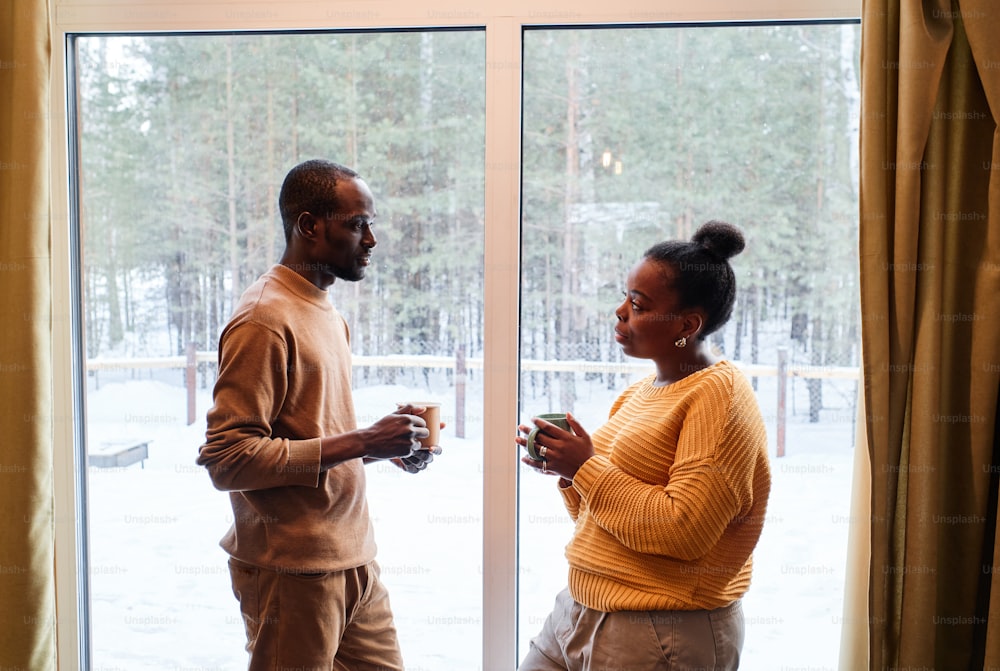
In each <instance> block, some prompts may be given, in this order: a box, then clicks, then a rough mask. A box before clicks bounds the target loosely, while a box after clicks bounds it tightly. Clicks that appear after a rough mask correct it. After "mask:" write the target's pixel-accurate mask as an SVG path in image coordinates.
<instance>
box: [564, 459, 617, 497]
mask: <svg viewBox="0 0 1000 671" xmlns="http://www.w3.org/2000/svg"><path fill="white" fill-rule="evenodd" d="M609 468H611V460H610V459H608V458H607V457H604V456H601V455H597V454H595V455H594V456H592V457H591V458H590V459H587V460H586V461H585V462H583V465H582V466H580V468H579V470H577V472H576V475H574V476H573V489H575V490H576V491H578V492H580V496H582V497H583V498H585V499H586V498H589V497H590V490H591V489H593V488H594V485H595V484H596V483H597V480H598V478H600V477H601V475H602V474H603V473H604V472H605V471H607V470H608V469H609Z"/></svg>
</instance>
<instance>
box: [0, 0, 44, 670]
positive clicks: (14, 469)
mask: <svg viewBox="0 0 1000 671" xmlns="http://www.w3.org/2000/svg"><path fill="white" fill-rule="evenodd" d="M50 55H51V49H50V40H49V7H48V3H47V2H46V0H0V100H2V101H3V102H2V104H0V324H2V330H3V334H2V336H0V426H3V446H2V447H0V668H5V669H31V670H32V671H45V670H47V669H55V668H56V647H55V642H56V632H55V622H56V617H55V580H54V570H53V561H54V531H53V489H52V467H53V455H52V425H53V417H52V392H51V377H52V376H51V347H50V337H51V336H50V334H51V329H50V323H51V319H50V315H51V287H50V251H49V250H50V246H49V230H50V220H49V216H50V206H49V174H50V170H49V74H50V72H49V67H50Z"/></svg>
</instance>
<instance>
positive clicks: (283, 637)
mask: <svg viewBox="0 0 1000 671" xmlns="http://www.w3.org/2000/svg"><path fill="white" fill-rule="evenodd" d="M279 205H280V209H281V218H282V221H283V223H284V229H285V243H286V246H285V251H284V254H283V255H282V257H281V260H280V262H279V263H278V264H277V265H275V266H273V267H272V268H271V269H270V270H268V271H267V272H266V273H265V274H264V275H262V276H261V277H260V278H259V279H258V280H257V281H256V282H255V283H254V284H253V285H252V286H250V288H248V289H247V290H246V291H245V292H244V294H243V296H242V297H241V298H240V301H239V304H238V305H237V306H236V309H235V311H234V314H233V317H232V319H231V320H230V322H229V324H228V325H227V326H226V328H225V329H224V330H223V332H222V336H221V338H220V341H219V377H218V381H217V382H216V385H215V391H214V405H213V407H212V408H211V409H210V410H209V412H208V428H207V431H206V441H205V444H204V445H202V446H201V448H200V450H199V456H198V463H199V464H201V465H203V466H206V467H207V468H208V472H209V474H210V475H211V478H212V482H213V483H214V484H215V486H216V487H217V488H219V489H221V490H225V491H229V492H230V499H231V502H232V505H233V514H234V521H233V525H232V527H231V528H230V530H229V531H228V533H227V534H226V535H225V536H224V537H223V539H222V541H221V545H222V547H223V548H224V549H225V550H226V551H227V552H228V553H229V555H230V560H229V566H230V574H231V577H232V584H233V592H234V593H235V594H236V597H237V599H239V602H240V610H241V611H242V613H243V619H244V622H245V624H246V632H247V650H248V651H249V652H250V669H251V671H256V670H258V669H268V670H269V671H275V670H280V669H297V670H298V669H324V670H329V669H351V670H352V671H362V670H365V669H371V670H374V669H380V670H396V669H402V668H403V663H402V659H401V656H400V652H399V645H398V643H397V640H396V631H395V627H394V625H393V620H392V613H391V611H390V608H389V601H388V595H387V592H386V590H385V588H384V586H383V585H382V583H381V582H380V581H379V576H378V566H377V564H376V563H375V542H374V538H373V533H372V527H371V523H370V521H369V516H368V506H367V502H366V499H365V474H364V463H365V462H367V461H372V460H380V459H392V460H393V461H394V463H396V465H397V466H399V467H400V468H403V469H404V470H406V471H408V472H411V473H415V472H418V471H420V470H422V469H423V468H425V467H426V466H427V464H429V463H430V462H431V461H432V460H433V455H434V454H438V453H440V450H439V449H438V448H434V449H433V450H428V449H423V448H421V447H420V443H419V439H420V438H426V437H427V435H428V430H427V428H426V425H425V423H424V421H423V419H421V418H420V417H419V415H420V414H422V413H423V412H424V408H422V407H414V406H404V407H402V408H400V409H399V410H398V411H397V412H396V413H394V414H391V415H388V416H386V417H383V418H382V419H380V420H378V421H377V422H375V423H374V424H372V425H371V426H370V427H368V428H364V429H358V428H357V426H356V422H355V417H354V407H353V401H352V398H351V360H350V357H351V354H350V349H349V342H348V338H349V333H348V329H347V325H346V323H345V322H344V319H343V318H342V317H341V316H340V315H339V314H338V313H337V311H336V310H335V309H334V308H333V305H332V304H331V303H330V301H329V299H328V295H327V289H328V288H329V287H330V285H332V284H333V283H334V282H335V281H336V280H337V279H342V280H346V281H348V282H356V281H359V280H361V279H363V278H364V276H365V270H366V268H367V267H368V265H369V262H370V259H371V255H372V249H373V248H374V247H375V245H376V239H375V235H374V233H373V232H372V224H373V222H374V220H375V216H376V212H375V205H374V201H373V198H372V194H371V191H369V189H368V186H367V185H366V184H365V182H364V181H363V180H362V179H361V178H360V177H359V176H358V174H357V173H356V172H354V171H353V170H350V169H348V168H345V167H344V166H341V165H337V164H336V163H331V162H329V161H319V160H317V161H307V162H305V163H302V164H300V165H297V166H295V167H294V168H293V169H292V170H291V171H290V172H289V173H288V175H287V176H286V177H285V180H284V183H283V185H282V187H281V194H280V196H279Z"/></svg>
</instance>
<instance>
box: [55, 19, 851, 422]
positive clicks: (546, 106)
mask: <svg viewBox="0 0 1000 671" xmlns="http://www.w3.org/2000/svg"><path fill="white" fill-rule="evenodd" d="M75 46H76V56H77V68H76V69H77V73H78V79H77V89H76V99H77V105H78V107H79V110H80V114H79V117H78V137H79V173H78V186H79V193H80V215H81V216H80V222H81V227H82V233H83V240H84V242H83V255H84V264H83V277H82V283H83V288H84V296H85V310H84V311H85V322H86V323H85V331H86V333H85V336H86V353H87V356H88V357H89V358H98V357H115V356H119V357H120V356H126V357H128V356H167V355H173V354H181V353H183V352H184V350H185V347H186V345H187V343H189V342H194V343H195V344H196V346H197V347H198V348H199V349H209V350H211V349H214V348H215V346H216V341H217V338H218V335H219V333H220V331H221V328H222V326H223V325H224V324H225V321H226V319H227V317H228V315H229V312H230V310H231V309H232V307H233V304H234V301H235V300H236V299H237V298H238V296H239V294H240V292H241V291H242V289H243V288H245V287H246V286H247V285H248V284H250V283H251V282H252V281H253V280H254V279H255V278H256V277H257V276H258V275H259V274H260V273H261V272H263V271H264V270H266V269H267V268H268V267H269V266H270V265H271V264H272V263H274V262H275V261H276V259H277V258H278V256H279V255H280V252H281V248H282V245H283V240H282V238H281V235H280V230H281V228H280V221H279V217H278V213H277V192H278V189H279V187H280V183H281V180H282V178H283V177H284V174H285V172H287V170H288V169H289V168H290V167H291V166H292V165H294V164H296V163H298V162H299V161H301V160H305V159H308V158H315V157H323V158H329V159H332V160H335V161H338V162H340V163H343V164H345V165H348V166H351V167H353V168H355V169H357V170H358V171H359V172H360V173H361V174H362V176H363V177H364V178H365V179H366V181H367V182H368V183H369V185H370V186H371V188H372V191H373V193H374V194H375V198H376V205H377V208H378V211H379V217H378V222H377V225H376V234H377V235H378V236H379V246H378V247H377V248H376V255H375V264H374V267H373V268H372V269H371V270H370V271H369V276H368V278H367V279H366V280H365V281H363V282H359V283H354V284H341V283H338V284H336V285H335V286H334V288H333V290H332V292H333V300H334V303H335V304H336V306H337V308H338V310H340V311H341V313H343V314H344V316H345V317H346V318H347V320H348V322H349V323H350V324H351V331H352V348H353V350H354V351H355V353H357V354H432V355H447V356H453V355H454V354H455V352H456V351H458V350H459V349H460V348H461V349H462V350H463V351H464V352H465V353H466V354H467V355H468V356H470V357H477V356H481V355H482V352H483V343H484V340H485V338H487V337H488V334H486V333H484V325H483V315H484V310H485V305H484V295H483V276H484V251H483V241H484V230H485V228H484V227H485V225H486V222H485V219H484V210H485V207H484V193H485V182H486V180H487V179H489V176H490V172H491V166H487V165H485V154H484V130H485V119H486V108H485V78H486V76H487V71H488V69H489V67H490V66H491V64H489V63H487V62H486V60H485V53H486V52H485V33H484V32H482V31H478V30H441V31H393V32H381V33H380V32H358V31H354V32H321V33H281V34H213V35H144V36H111V35H109V36H99V35H95V36H86V37H80V38H78V39H77V40H76V43H75ZM857 50H858V27H857V26H856V25H852V24H846V25H841V24H818V25H803V24H795V23H790V24H759V25H732V26H728V25H712V26H694V27H692V26H661V27H655V28H641V29H640V28H622V27H617V28H600V29H598V28H593V29H574V30H560V29H542V28H539V29H532V30H528V31H526V33H525V36H524V58H523V101H522V110H523V114H522V148H521V152H522V165H521V166H520V170H521V185H522V191H521V212H522V217H521V239H522V273H521V276H522V280H521V324H520V328H521V343H522V356H523V357H526V358H532V359H541V360H586V361H620V360H621V354H620V352H618V350H617V347H616V346H615V344H614V342H613V341H612V340H611V338H610V335H609V334H610V329H611V324H610V319H611V315H612V310H613V309H614V306H615V305H616V304H617V302H618V301H619V299H620V292H621V289H622V288H623V282H624V277H625V275H626V273H627V272H628V269H629V268H630V267H631V266H632V265H633V264H634V263H635V262H636V261H637V260H638V259H639V258H640V257H641V255H642V252H643V251H644V250H645V249H646V248H647V247H649V246H650V245H651V244H653V243H655V242H657V241H659V240H663V239H667V238H674V237H682V238H687V237H689V236H690V235H691V233H692V232H693V231H694V230H695V229H696V228H697V226H698V225H699V224H700V223H702V222H703V221H706V220H708V219H721V220H725V221H730V222H731V223H734V224H736V225H738V226H740V227H741V228H743V230H744V231H745V232H746V234H747V240H748V246H747V249H746V251H745V252H744V253H743V254H741V255H740V256H738V257H736V258H735V259H734V260H733V263H734V267H735V269H736V271H737V276H738V282H739V295H738V299H737V305H736V309H735V311H734V314H733V319H732V321H731V322H730V323H729V324H728V325H727V327H726V328H725V329H723V330H722V331H720V332H719V333H718V334H716V335H715V336H714V342H715V344H716V345H717V346H718V347H719V348H720V349H721V350H722V351H723V352H725V354H726V355H727V356H729V357H730V358H733V359H735V360H739V361H745V362H748V363H769V364H773V363H774V359H775V351H776V349H777V348H779V347H784V348H787V349H788V350H789V351H790V352H791V353H792V354H791V358H792V361H793V362H798V363H801V364H808V365H811V366H817V367H825V366H853V365H857V361H858V351H857V344H856V343H857V340H858V331H859V319H860V315H859V309H858V299H857V294H858V288H857V286H858V282H857V232H858V204H857V198H858V196H857V183H856V175H857V172H858V171H857V130H858V121H859V118H858V117H859V112H858V80H857V68H858V63H857V59H858V54H857ZM492 168H493V169H494V170H496V169H513V168H512V167H509V166H500V167H497V166H493V167H492ZM386 374H389V373H386ZM821 382H822V381H821V380H810V381H808V384H810V392H811V394H810V398H811V408H810V413H811V416H812V418H813V421H815V418H816V417H818V412H819V410H820V409H821V408H822V384H821ZM562 389H563V393H566V390H567V389H571V380H569V379H567V380H565V381H564V383H563V385H562Z"/></svg>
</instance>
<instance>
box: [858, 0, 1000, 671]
mask: <svg viewBox="0 0 1000 671" xmlns="http://www.w3.org/2000/svg"><path fill="white" fill-rule="evenodd" d="M861 72H862V83H861V88H862V93H861V191H860V196H861V211H860V216H861V227H860V230H861V233H860V263H861V311H862V351H863V359H862V361H863V377H864V395H865V406H866V408H867V410H866V417H865V424H866V426H865V428H866V431H867V446H868V456H869V458H870V473H871V480H870V485H871V494H870V500H869V504H870V509H869V511H868V513H867V514H868V515H869V517H868V518H867V519H866V520H865V522H866V523H867V522H868V521H870V523H871V533H870V542H871V547H870V562H869V567H868V575H867V579H868V581H869V589H868V604H867V612H864V613H862V614H861V615H860V617H862V618H864V620H865V622H866V623H867V629H868V635H869V638H870V642H869V644H868V650H867V654H866V655H864V657H866V658H867V663H868V666H869V668H870V669H873V670H874V669H897V668H898V669H905V668H912V669H919V668H934V669H937V670H938V671H941V670H942V669H945V670H947V669H962V670H963V671H965V670H968V669H987V668H990V669H996V668H1000V578H998V576H1000V551H998V546H997V536H998V534H997V487H998V480H1000V459H998V448H997V399H998V386H1000V310H998V303H1000V136H998V132H997V119H998V118H1000V7H998V6H997V5H996V3H995V2H994V1H993V0H954V1H952V2H948V1H947V0H923V1H921V0H878V1H874V0H873V1H866V2H865V3H864V6H863V13H862V47H861ZM856 551H858V548H857V547H854V548H852V552H856ZM861 551H862V552H863V549H862V550H861ZM991 615H993V616H994V617H990V616H991ZM863 644H864V641H863V637H855V638H854V645H855V646H857V645H863Z"/></svg>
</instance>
